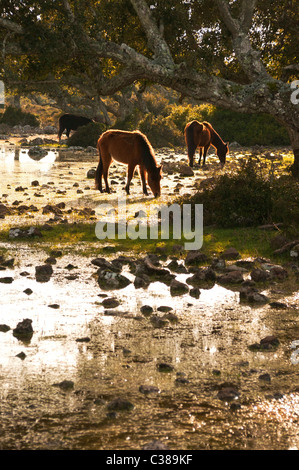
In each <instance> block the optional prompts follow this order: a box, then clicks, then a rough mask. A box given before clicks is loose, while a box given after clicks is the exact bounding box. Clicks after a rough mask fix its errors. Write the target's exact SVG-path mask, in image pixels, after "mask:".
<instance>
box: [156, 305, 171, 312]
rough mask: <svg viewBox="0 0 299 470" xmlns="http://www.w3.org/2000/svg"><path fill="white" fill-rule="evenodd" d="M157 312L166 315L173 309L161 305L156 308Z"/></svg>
mask: <svg viewBox="0 0 299 470" xmlns="http://www.w3.org/2000/svg"><path fill="white" fill-rule="evenodd" d="M157 310H158V312H164V313H168V312H170V311H171V310H173V309H172V307H168V305H161V306H160V307H158V308H157Z"/></svg>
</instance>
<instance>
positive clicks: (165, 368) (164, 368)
mask: <svg viewBox="0 0 299 470" xmlns="http://www.w3.org/2000/svg"><path fill="white" fill-rule="evenodd" d="M157 369H158V371H159V372H173V371H174V367H173V366H172V365H171V364H167V363H166V362H160V363H159V364H157Z"/></svg>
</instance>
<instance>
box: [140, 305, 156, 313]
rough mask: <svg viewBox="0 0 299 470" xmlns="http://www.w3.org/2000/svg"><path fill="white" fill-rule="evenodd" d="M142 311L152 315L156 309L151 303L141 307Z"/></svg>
mask: <svg viewBox="0 0 299 470" xmlns="http://www.w3.org/2000/svg"><path fill="white" fill-rule="evenodd" d="M140 311H141V313H142V314H143V315H145V316H147V315H151V314H152V313H153V311H154V309H153V307H151V306H150V305H143V306H142V307H141V308H140Z"/></svg>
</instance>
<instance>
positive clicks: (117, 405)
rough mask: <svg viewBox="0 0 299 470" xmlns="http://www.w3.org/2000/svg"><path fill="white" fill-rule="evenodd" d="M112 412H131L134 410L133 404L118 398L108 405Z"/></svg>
mask: <svg viewBox="0 0 299 470" xmlns="http://www.w3.org/2000/svg"><path fill="white" fill-rule="evenodd" d="M107 408H108V410H110V411H131V410H132V409H133V408H134V405H133V403H131V402H130V401H128V400H125V399H123V398H116V399H115V400H112V401H111V402H110V403H108V405H107Z"/></svg>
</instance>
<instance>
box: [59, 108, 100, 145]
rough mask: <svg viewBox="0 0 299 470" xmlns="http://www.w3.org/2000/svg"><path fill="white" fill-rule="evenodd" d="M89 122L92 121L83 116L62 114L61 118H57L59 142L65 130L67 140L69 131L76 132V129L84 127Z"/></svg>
mask: <svg viewBox="0 0 299 470" xmlns="http://www.w3.org/2000/svg"><path fill="white" fill-rule="evenodd" d="M90 122H93V120H92V119H89V118H86V117H83V116H75V114H63V116H60V118H59V131H58V138H59V142H60V140H61V136H62V133H63V131H64V130H65V129H66V135H67V138H69V136H70V131H76V130H77V129H78V127H80V126H86V124H89V123H90Z"/></svg>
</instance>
